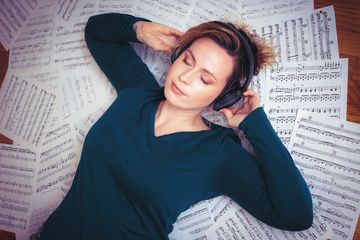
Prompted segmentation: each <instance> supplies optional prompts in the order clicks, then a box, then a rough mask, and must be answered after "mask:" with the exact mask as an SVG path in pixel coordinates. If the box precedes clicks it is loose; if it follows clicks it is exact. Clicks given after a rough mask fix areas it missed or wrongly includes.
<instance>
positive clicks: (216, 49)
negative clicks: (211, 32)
mask: <svg viewBox="0 0 360 240" xmlns="http://www.w3.org/2000/svg"><path fill="white" fill-rule="evenodd" d="M189 50H190V51H191V52H192V53H193V56H194V58H195V61H196V65H198V66H199V67H201V68H204V69H207V70H208V71H209V72H212V73H213V74H214V75H215V77H216V79H217V80H227V78H228V77H229V76H230V75H231V73H232V71H233V68H234V59H235V58H234V57H232V56H230V55H229V54H228V53H227V52H226V51H225V50H224V49H223V48H222V47H220V46H219V45H218V44H217V43H216V42H214V41H213V40H212V39H210V38H199V39H197V40H195V41H194V42H193V43H192V44H191V46H190V47H189Z"/></svg>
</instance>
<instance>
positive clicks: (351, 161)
mask: <svg viewBox="0 0 360 240" xmlns="http://www.w3.org/2000/svg"><path fill="white" fill-rule="evenodd" d="M293 146H294V148H299V149H302V150H307V151H310V152H313V153H317V154H321V155H324V156H327V157H330V158H336V159H339V160H342V161H344V162H348V163H352V164H355V165H360V161H357V160H353V159H350V158H347V157H343V156H339V155H337V152H335V151H333V152H331V153H329V152H326V151H322V150H318V149H315V148H312V147H308V146H305V145H301V144H298V143H294V145H293Z"/></svg>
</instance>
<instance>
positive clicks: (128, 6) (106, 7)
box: [98, 0, 137, 14]
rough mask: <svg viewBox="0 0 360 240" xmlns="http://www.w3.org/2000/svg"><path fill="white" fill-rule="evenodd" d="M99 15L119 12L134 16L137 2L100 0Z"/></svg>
mask: <svg viewBox="0 0 360 240" xmlns="http://www.w3.org/2000/svg"><path fill="white" fill-rule="evenodd" d="M98 2H99V6H98V13H108V12H119V13H126V14H133V10H134V5H135V4H136V3H137V0H98Z"/></svg>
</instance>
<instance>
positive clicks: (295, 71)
mask: <svg viewBox="0 0 360 240" xmlns="http://www.w3.org/2000/svg"><path fill="white" fill-rule="evenodd" d="M266 73H267V74H268V79H266V84H265V89H266V91H265V95H266V97H265V105H264V108H265V111H266V112H267V114H268V117H269V120H270V122H271V124H272V126H273V127H274V129H275V131H276V133H277V134H278V135H279V137H280V139H281V140H282V142H283V143H284V145H287V144H288V142H289V140H290V136H291V132H292V128H293V124H294V121H295V118H296V113H297V110H298V109H306V110H310V111H314V112H320V113H322V114H324V115H327V116H331V117H333V118H335V119H344V120H345V119H346V109H347V105H346V101H347V85H348V84H347V81H348V59H337V60H323V61H306V62H291V63H282V64H279V65H278V67H277V68H275V69H273V70H268V71H267V72H266Z"/></svg>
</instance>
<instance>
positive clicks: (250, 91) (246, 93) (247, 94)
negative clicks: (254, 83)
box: [243, 90, 255, 96]
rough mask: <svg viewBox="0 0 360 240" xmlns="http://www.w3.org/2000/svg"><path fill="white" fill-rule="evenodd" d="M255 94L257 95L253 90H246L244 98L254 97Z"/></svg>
mask: <svg viewBox="0 0 360 240" xmlns="http://www.w3.org/2000/svg"><path fill="white" fill-rule="evenodd" d="M254 94H255V92H254V91H252V90H246V91H245V92H244V93H243V95H244V96H253V95H254Z"/></svg>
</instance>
